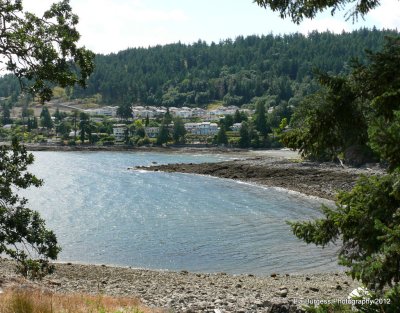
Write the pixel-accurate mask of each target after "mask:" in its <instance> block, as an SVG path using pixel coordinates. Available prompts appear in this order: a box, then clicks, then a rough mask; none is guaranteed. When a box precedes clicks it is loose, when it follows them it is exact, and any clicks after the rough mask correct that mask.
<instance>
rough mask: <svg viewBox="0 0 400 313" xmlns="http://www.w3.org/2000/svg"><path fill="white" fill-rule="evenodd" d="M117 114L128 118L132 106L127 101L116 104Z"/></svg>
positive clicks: (130, 114)
mask: <svg viewBox="0 0 400 313" xmlns="http://www.w3.org/2000/svg"><path fill="white" fill-rule="evenodd" d="M117 116H118V117H120V118H122V119H125V120H128V119H130V118H131V117H132V107H131V105H130V104H129V103H124V104H121V105H119V106H118V108H117Z"/></svg>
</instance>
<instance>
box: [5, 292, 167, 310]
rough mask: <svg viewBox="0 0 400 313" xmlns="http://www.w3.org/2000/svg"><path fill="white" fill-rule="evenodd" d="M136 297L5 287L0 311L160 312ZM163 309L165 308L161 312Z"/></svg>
mask: <svg viewBox="0 0 400 313" xmlns="http://www.w3.org/2000/svg"><path fill="white" fill-rule="evenodd" d="M161 312H163V311H162V310H157V309H150V308H146V307H144V306H143V305H141V304H140V303H139V301H138V300H137V299H132V298H120V297H109V296H102V295H98V296H92V295H85V294H59V293H52V292H46V291H42V290H38V289H27V290H22V289H9V290H7V291H6V292H5V293H3V294H0V313H161ZM164 312H165V311H164Z"/></svg>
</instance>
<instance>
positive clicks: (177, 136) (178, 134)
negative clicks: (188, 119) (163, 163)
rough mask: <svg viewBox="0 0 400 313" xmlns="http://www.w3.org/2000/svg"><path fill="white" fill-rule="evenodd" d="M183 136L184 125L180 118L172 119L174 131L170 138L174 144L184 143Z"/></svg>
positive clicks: (184, 133)
mask: <svg viewBox="0 0 400 313" xmlns="http://www.w3.org/2000/svg"><path fill="white" fill-rule="evenodd" d="M185 135H186V129H185V124H184V123H183V121H182V119H181V118H179V117H176V118H175V119H174V130H173V133H172V138H173V139H174V142H175V143H176V144H181V143H185Z"/></svg>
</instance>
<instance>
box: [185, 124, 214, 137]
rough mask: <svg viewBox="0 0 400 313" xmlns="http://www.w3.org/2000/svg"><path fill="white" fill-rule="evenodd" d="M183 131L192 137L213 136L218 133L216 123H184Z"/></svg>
mask: <svg viewBox="0 0 400 313" xmlns="http://www.w3.org/2000/svg"><path fill="white" fill-rule="evenodd" d="M185 129H186V131H187V132H188V133H190V134H193V135H203V136H213V135H215V134H217V133H218V125H217V123H210V122H202V123H185Z"/></svg>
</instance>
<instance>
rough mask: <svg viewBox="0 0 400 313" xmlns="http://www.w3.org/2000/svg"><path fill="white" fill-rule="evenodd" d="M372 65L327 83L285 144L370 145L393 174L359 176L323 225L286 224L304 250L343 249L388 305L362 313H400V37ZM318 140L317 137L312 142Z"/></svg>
mask: <svg viewBox="0 0 400 313" xmlns="http://www.w3.org/2000/svg"><path fill="white" fill-rule="evenodd" d="M370 60H371V63H370V64H368V65H361V64H356V65H355V66H354V68H353V72H352V74H351V75H350V76H348V77H342V78H338V77H329V76H325V77H322V81H323V82H324V84H325V86H327V87H328V89H329V90H328V91H327V94H326V97H318V95H321V93H319V94H318V95H317V96H316V97H314V98H309V99H308V101H309V102H308V103H307V104H306V107H305V106H303V109H304V108H308V109H307V110H305V111H304V112H299V116H301V117H302V120H299V119H298V120H297V121H298V122H299V121H300V122H302V124H301V127H300V128H298V129H296V130H293V131H291V132H288V133H287V134H285V135H284V136H283V140H284V142H286V144H287V145H289V146H291V147H292V148H293V147H296V148H300V149H301V152H302V153H303V155H304V156H307V155H308V156H310V155H313V156H322V155H323V154H324V153H328V155H330V156H331V157H332V156H334V154H335V153H337V152H338V151H342V152H344V151H345V149H346V148H348V147H350V146H352V145H356V144H358V145H364V146H366V145H369V146H370V147H371V148H372V150H373V152H374V153H375V154H377V155H379V156H380V157H381V159H383V160H384V161H385V162H386V164H387V165H388V173H387V174H385V175H379V176H378V175H376V176H370V177H361V178H360V179H359V180H358V182H357V183H356V185H355V187H354V188H353V189H352V190H351V191H350V192H341V193H339V195H338V198H337V202H336V208H334V209H331V208H328V207H326V206H324V207H323V208H322V210H323V213H324V215H325V218H322V219H318V220H314V221H305V222H289V224H290V225H291V228H292V230H293V233H294V234H295V235H296V236H297V237H298V238H300V239H302V240H304V241H305V242H307V243H314V244H316V245H321V246H325V245H327V244H328V243H329V242H341V245H340V246H341V250H340V252H339V264H341V265H344V266H346V267H348V268H349V274H350V275H351V276H352V278H353V279H357V280H359V281H361V282H362V283H363V284H364V285H365V286H367V287H368V288H370V289H371V290H373V291H374V295H373V297H376V298H377V299H389V300H390V301H389V302H384V303H382V304H380V303H378V304H376V305H364V306H362V307H359V308H358V309H359V310H360V311H361V312H399V311H400V284H399V282H400V158H399V155H400V154H399V151H400V150H399V149H400V137H399V136H400V135H399V134H400V133H399V129H400V119H399V116H400V115H399V114H400V75H399V74H398V71H397V70H396V69H397V68H398V65H400V38H388V40H387V44H386V45H385V48H384V50H383V51H382V52H379V53H376V54H370ZM346 114H347V116H346ZM318 129H320V130H321V132H320V133H319V132H318ZM314 133H315V134H318V133H319V135H318V136H316V137H315V138H312V134H314ZM310 135H311V136H310Z"/></svg>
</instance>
